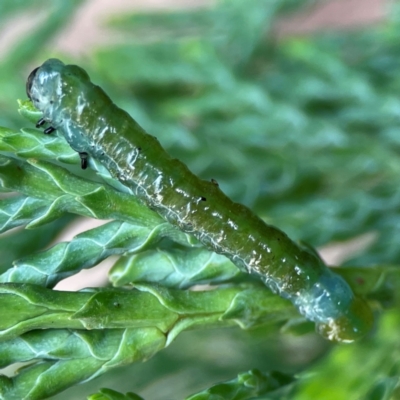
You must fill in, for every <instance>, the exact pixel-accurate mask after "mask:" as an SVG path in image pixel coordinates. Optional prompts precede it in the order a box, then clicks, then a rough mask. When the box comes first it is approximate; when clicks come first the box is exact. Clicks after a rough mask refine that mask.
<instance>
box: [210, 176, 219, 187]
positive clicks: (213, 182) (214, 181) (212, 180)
mask: <svg viewBox="0 0 400 400" xmlns="http://www.w3.org/2000/svg"><path fill="white" fill-rule="evenodd" d="M211 183H212V184H213V185H215V186H218V187H219V184H218V182H217V181H216V180H215V179H213V178H211Z"/></svg>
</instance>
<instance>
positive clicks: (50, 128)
mask: <svg viewBox="0 0 400 400" xmlns="http://www.w3.org/2000/svg"><path fill="white" fill-rule="evenodd" d="M55 130H56V128H54V127H52V126H49V127H48V128H46V129H45V130H44V131H43V132H44V133H45V134H46V135H50V133H52V132H54V131H55Z"/></svg>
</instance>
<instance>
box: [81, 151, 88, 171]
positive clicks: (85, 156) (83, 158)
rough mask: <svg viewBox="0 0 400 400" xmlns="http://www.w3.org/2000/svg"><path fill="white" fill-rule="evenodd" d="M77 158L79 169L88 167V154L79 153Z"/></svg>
mask: <svg viewBox="0 0 400 400" xmlns="http://www.w3.org/2000/svg"><path fill="white" fill-rule="evenodd" d="M79 157H80V158H81V168H82V169H86V168H87V166H88V162H87V160H88V153H79Z"/></svg>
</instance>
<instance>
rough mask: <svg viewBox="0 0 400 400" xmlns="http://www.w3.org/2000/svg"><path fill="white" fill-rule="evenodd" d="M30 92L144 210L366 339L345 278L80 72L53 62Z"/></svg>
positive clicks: (32, 80)
mask: <svg viewBox="0 0 400 400" xmlns="http://www.w3.org/2000/svg"><path fill="white" fill-rule="evenodd" d="M27 93H28V96H29V98H30V99H31V100H32V102H33V104H34V106H35V107H36V108H37V109H38V110H40V111H42V112H43V119H42V120H41V121H39V123H38V125H39V126H40V125H42V124H43V122H48V123H50V125H51V127H50V128H47V129H46V130H45V133H51V131H52V130H54V129H57V130H59V131H60V132H61V133H62V134H63V135H64V137H65V139H66V140H67V141H68V143H69V144H70V146H71V147H72V148H73V149H74V150H76V151H77V152H79V154H80V155H81V160H82V168H86V165H87V161H86V160H87V157H94V158H96V159H98V160H99V161H100V162H101V163H102V164H104V166H105V167H106V168H107V169H108V170H109V172H110V174H111V175H112V176H113V177H114V178H115V179H117V180H119V181H120V182H121V183H123V184H124V185H125V186H126V187H128V188H129V189H130V190H131V191H132V193H134V194H135V195H136V196H138V197H139V198H140V199H141V200H142V201H143V202H144V203H145V204H147V205H148V206H149V207H151V208H152V209H154V210H155V211H157V212H158V213H159V214H160V215H161V216H162V217H163V218H165V219H166V220H167V221H168V222H170V223H171V224H173V225H176V226H178V227H179V229H181V230H182V231H184V232H186V233H190V234H192V235H194V236H195V237H196V238H198V239H199V240H200V241H201V242H202V243H203V244H204V245H205V246H206V247H208V248H209V249H211V250H213V251H215V252H217V253H220V254H224V255H225V256H227V257H228V258H230V259H231V260H232V262H233V263H234V264H236V265H237V266H238V267H239V268H241V269H244V270H245V271H247V272H249V273H254V274H257V275H258V276H259V277H260V278H261V279H262V280H263V281H264V282H265V284H266V285H267V286H268V287H269V288H270V289H271V290H273V291H274V292H275V293H277V294H279V295H280V296H282V297H284V298H287V299H289V300H290V301H292V302H293V304H294V305H295V306H296V307H297V308H298V309H299V311H300V312H301V313H302V314H303V315H304V316H305V317H306V318H308V319H309V320H311V321H314V322H315V323H316V327H317V331H318V332H320V333H321V334H322V335H323V336H324V337H326V338H328V339H329V340H335V341H343V342H351V341H353V340H356V339H358V338H360V337H362V336H364V335H365V334H366V333H367V332H368V331H369V329H370V327H371V325H372V321H373V317H372V313H371V310H370V309H369V307H368V305H367V304H366V303H365V302H364V301H363V300H362V299H360V298H357V297H356V296H355V295H354V294H353V293H352V291H351V289H350V287H349V285H348V284H347V283H346V281H345V280H344V279H343V278H341V277H340V276H338V275H336V274H334V273H333V272H332V271H330V270H329V269H328V268H327V267H326V266H325V265H324V264H323V262H322V261H321V259H320V258H319V257H318V256H317V255H316V254H314V253H313V252H312V251H310V250H309V249H307V248H303V247H301V246H299V245H297V244H295V243H294V242H292V241H291V240H290V239H289V238H288V237H287V235H286V234H285V233H283V232H282V231H280V230H279V229H277V228H275V227H273V226H270V225H267V224H266V223H265V222H263V221H262V220H261V219H260V218H259V217H257V216H256V215H255V214H254V213H252V212H251V211H250V210H249V209H248V208H247V207H245V206H243V205H241V204H238V203H234V202H233V201H231V200H230V199H229V198H228V197H227V196H225V195H224V193H222V191H221V190H220V189H219V187H218V185H217V184H216V183H215V181H210V182H209V181H204V180H201V179H200V178H198V177H197V176H196V175H194V174H193V173H191V172H190V171H189V169H188V168H187V167H186V165H184V164H183V163H181V162H180V161H179V160H176V159H173V158H171V157H170V156H169V155H168V154H167V153H166V152H165V151H164V149H163V148H162V147H161V145H160V143H159V142H158V140H157V139H156V138H155V137H154V136H151V135H149V134H147V133H146V132H145V131H144V130H143V129H142V128H141V127H140V126H139V125H138V124H137V123H136V122H135V121H134V120H133V119H132V118H131V117H130V116H129V114H128V113H126V112H125V111H123V110H121V109H120V108H118V107H117V106H116V105H115V104H114V103H113V102H112V101H111V100H110V98H109V97H108V96H107V95H106V94H105V93H104V91H103V90H102V89H101V88H100V87H98V86H96V85H94V84H93V83H92V82H91V81H90V79H89V76H88V75H87V73H86V72H85V71H84V70H83V69H81V68H80V67H78V66H75V65H65V64H63V63H62V62H61V61H59V60H56V59H50V60H47V61H46V62H45V63H44V64H43V65H42V66H41V67H39V68H37V69H36V70H34V71H33V72H32V73H31V75H30V76H29V78H28V82H27Z"/></svg>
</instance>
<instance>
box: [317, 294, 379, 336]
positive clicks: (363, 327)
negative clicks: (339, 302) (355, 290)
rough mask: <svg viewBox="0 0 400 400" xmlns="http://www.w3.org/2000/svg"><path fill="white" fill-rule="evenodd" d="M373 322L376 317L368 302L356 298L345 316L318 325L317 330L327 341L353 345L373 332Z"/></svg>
mask: <svg viewBox="0 0 400 400" xmlns="http://www.w3.org/2000/svg"><path fill="white" fill-rule="evenodd" d="M373 322H374V316H373V314H372V310H371V308H370V307H369V305H368V304H367V302H366V301H364V300H363V299H361V298H359V297H354V299H353V300H352V302H351V304H350V307H349V309H348V310H347V311H346V312H345V313H344V314H343V315H341V316H340V317H338V318H335V319H333V318H332V319H330V320H328V322H324V323H318V324H317V325H316V330H317V332H318V333H319V334H320V335H321V336H323V337H324V338H325V339H328V340H331V341H334V342H341V343H351V342H354V341H355V340H358V339H361V338H362V337H363V336H365V335H366V334H367V333H368V332H369V331H370V330H371V328H372V325H373Z"/></svg>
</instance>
